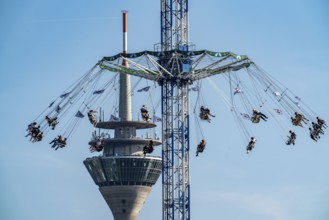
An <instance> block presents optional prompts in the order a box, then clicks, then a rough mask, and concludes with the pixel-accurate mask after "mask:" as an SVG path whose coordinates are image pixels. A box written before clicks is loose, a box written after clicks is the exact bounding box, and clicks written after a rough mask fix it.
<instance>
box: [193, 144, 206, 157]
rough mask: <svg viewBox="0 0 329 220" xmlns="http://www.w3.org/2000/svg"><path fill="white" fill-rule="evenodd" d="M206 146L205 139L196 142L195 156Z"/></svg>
mask: <svg viewBox="0 0 329 220" xmlns="http://www.w3.org/2000/svg"><path fill="white" fill-rule="evenodd" d="M205 148H206V141H205V140H201V142H200V144H198V146H197V149H196V155H195V156H196V157H197V156H198V155H199V153H202V152H203V151H204V149H205Z"/></svg>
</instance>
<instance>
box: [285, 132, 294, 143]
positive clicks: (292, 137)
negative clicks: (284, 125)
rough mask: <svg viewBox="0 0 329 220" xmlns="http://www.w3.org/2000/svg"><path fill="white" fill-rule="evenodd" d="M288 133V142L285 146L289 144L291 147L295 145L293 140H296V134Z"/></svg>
mask: <svg viewBox="0 0 329 220" xmlns="http://www.w3.org/2000/svg"><path fill="white" fill-rule="evenodd" d="M289 133H290V136H288V138H289V139H288V141H287V142H286V144H287V145H290V144H293V145H295V140H296V136H297V135H296V133H295V132H293V131H291V130H290V131H289Z"/></svg>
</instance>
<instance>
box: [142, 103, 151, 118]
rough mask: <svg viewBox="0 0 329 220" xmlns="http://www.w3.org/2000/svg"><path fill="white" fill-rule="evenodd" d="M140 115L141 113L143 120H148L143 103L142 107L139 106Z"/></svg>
mask: <svg viewBox="0 0 329 220" xmlns="http://www.w3.org/2000/svg"><path fill="white" fill-rule="evenodd" d="M141 115H142V118H143V121H149V120H150V115H149V111H148V110H147V108H146V106H145V105H143V106H142V108H141Z"/></svg>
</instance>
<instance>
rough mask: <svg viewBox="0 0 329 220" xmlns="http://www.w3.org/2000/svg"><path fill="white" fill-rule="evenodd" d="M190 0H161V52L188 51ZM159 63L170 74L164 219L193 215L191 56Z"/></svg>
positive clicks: (164, 82) (165, 99)
mask: <svg viewBox="0 0 329 220" xmlns="http://www.w3.org/2000/svg"><path fill="white" fill-rule="evenodd" d="M188 49H189V48H188V1H187V0H161V52H167V51H175V50H180V51H188ZM166 54H167V55H165V56H162V57H161V58H160V59H159V63H160V65H161V66H162V67H164V68H165V69H166V70H168V72H169V73H170V74H167V75H165V76H164V78H162V79H161V80H160V81H159V84H160V85H161V88H162V89H161V93H162V94H161V95H162V141H163V142H162V197H163V199H162V219H163V220H176V219H177V220H188V219H190V179H189V149H190V147H189V97H188V83H189V80H186V79H185V78H184V79H183V78H182V76H183V75H184V74H188V73H189V72H188V71H189V69H190V68H189V65H190V62H189V59H188V57H187V56H186V57H182V55H181V54H178V53H175V52H174V53H166Z"/></svg>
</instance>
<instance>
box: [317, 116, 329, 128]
mask: <svg viewBox="0 0 329 220" xmlns="http://www.w3.org/2000/svg"><path fill="white" fill-rule="evenodd" d="M316 120H317V123H318V125H320V127H321V128H322V127H324V128H327V127H328V126H327V124H326V122H325V121H324V120H323V119H321V118H319V117H316Z"/></svg>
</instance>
